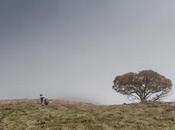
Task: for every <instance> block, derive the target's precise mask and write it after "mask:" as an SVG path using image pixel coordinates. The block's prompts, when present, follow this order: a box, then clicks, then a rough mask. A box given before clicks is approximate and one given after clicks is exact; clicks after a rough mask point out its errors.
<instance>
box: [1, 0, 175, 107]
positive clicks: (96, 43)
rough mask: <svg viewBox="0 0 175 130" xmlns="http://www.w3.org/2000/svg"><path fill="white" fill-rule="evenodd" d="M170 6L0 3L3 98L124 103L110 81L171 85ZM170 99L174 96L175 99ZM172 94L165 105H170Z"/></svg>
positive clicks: (93, 1)
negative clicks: (152, 74) (142, 75)
mask: <svg viewBox="0 0 175 130" xmlns="http://www.w3.org/2000/svg"><path fill="white" fill-rule="evenodd" d="M174 6H175V1H173V0H154V1H153V0H145V1H140V0H132V1H131V0H124V1H123V0H1V1H0V99H9V98H38V96H39V94H40V93H43V94H45V95H46V96H48V97H49V98H64V97H65V98H77V99H85V100H91V101H94V102H98V103H102V104H114V103H116V104H118V103H123V102H126V101H128V100H127V99H126V98H125V96H122V95H119V94H116V93H115V91H114V90H112V85H113V80H114V78H115V76H117V75H120V74H123V73H126V72H130V71H131V72H138V71H140V70H143V69H152V70H154V71H157V72H158V73H160V74H163V75H165V76H166V77H168V78H170V79H171V80H172V82H173V83H174V80H175V58H174V56H175V8H174ZM173 94H174V95H173ZM174 99H175V89H173V91H172V92H171V93H170V96H169V97H168V98H167V100H171V101H174Z"/></svg>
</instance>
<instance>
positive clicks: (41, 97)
mask: <svg viewBox="0 0 175 130" xmlns="http://www.w3.org/2000/svg"><path fill="white" fill-rule="evenodd" d="M40 103H41V105H44V96H43V95H42V94H40Z"/></svg>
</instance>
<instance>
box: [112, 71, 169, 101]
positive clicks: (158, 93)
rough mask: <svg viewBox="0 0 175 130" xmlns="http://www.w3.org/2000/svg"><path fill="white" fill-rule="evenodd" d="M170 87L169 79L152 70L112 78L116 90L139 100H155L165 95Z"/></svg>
mask: <svg viewBox="0 0 175 130" xmlns="http://www.w3.org/2000/svg"><path fill="white" fill-rule="evenodd" d="M171 88H172V83H171V80H170V79H168V78H166V77H164V76H162V75H160V74H158V73H157V72H154V71H152V70H144V71H140V72H139V73H133V72H130V73H126V74H123V75H120V76H117V77H116V78H115V79H114V85H113V89H114V90H115V91H116V92H119V93H121V94H124V95H127V96H129V97H134V98H135V99H138V100H140V101H147V100H152V101H156V100H159V99H161V98H162V97H164V96H166V95H167V94H168V92H169V91H170V90H171Z"/></svg>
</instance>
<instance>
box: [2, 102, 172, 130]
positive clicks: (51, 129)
mask: <svg viewBox="0 0 175 130" xmlns="http://www.w3.org/2000/svg"><path fill="white" fill-rule="evenodd" d="M0 130H175V107H174V106H173V105H171V104H170V103H147V104H128V105H112V106H98V105H93V104H87V103H70V102H63V101H53V102H52V103H50V104H49V105H48V106H41V105H40V104H39V103H38V102H37V101H36V100H26V101H4V102H3V101H1V102H0Z"/></svg>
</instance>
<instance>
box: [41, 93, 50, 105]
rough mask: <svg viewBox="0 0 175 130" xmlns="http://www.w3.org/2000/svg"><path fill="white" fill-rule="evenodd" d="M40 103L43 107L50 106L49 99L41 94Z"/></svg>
mask: <svg viewBox="0 0 175 130" xmlns="http://www.w3.org/2000/svg"><path fill="white" fill-rule="evenodd" d="M40 102H41V105H48V104H49V101H48V99H47V98H45V97H44V96H43V95H42V94H40Z"/></svg>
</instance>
